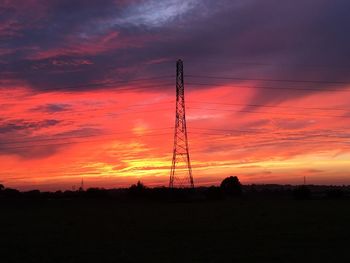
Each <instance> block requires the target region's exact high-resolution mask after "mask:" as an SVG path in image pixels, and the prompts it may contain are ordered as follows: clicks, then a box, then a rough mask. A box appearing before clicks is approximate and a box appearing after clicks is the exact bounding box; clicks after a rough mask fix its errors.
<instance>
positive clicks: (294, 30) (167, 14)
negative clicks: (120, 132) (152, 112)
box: [0, 0, 350, 102]
mask: <svg viewBox="0 0 350 263" xmlns="http://www.w3.org/2000/svg"><path fill="white" fill-rule="evenodd" d="M18 3H19V2H18ZM27 5H32V6H33V7H36V9H35V10H37V11H36V12H35V16H33V15H32V14H28V13H30V12H26V11H27V10H25V9H23V7H21V6H20V4H8V5H6V4H3V6H2V7H1V9H0V10H1V14H2V16H1V17H2V19H1V20H0V24H1V26H0V36H3V37H2V39H3V40H4V41H2V42H1V44H0V69H1V71H2V74H4V72H6V73H7V75H6V78H16V79H20V80H25V81H26V82H27V83H29V84H30V85H31V86H32V87H33V88H36V89H42V88H44V89H48V88H49V89H51V88H52V89H55V88H57V87H60V88H61V87H66V86H67V87H68V86H69V87H71V86H73V88H74V85H81V84H91V83H102V82H104V81H106V80H111V79H129V78H134V77H139V76H147V75H152V76H153V75H164V74H166V75H169V73H170V74H171V73H173V71H174V69H173V68H174V65H173V64H174V63H173V61H174V60H175V59H176V58H178V57H181V58H184V60H185V63H186V64H185V69H186V73H187V74H200V75H214V76H215V75H216V76H217V75H221V76H223V75H233V76H237V77H243V78H248V79H249V78H274V79H291V80H295V79H311V80H312V79H315V80H333V81H347V80H349V79H348V77H347V70H348V68H347V66H348V65H349V63H348V61H347V59H348V57H349V56H350V34H348V29H349V25H350V16H348V14H347V11H348V10H349V8H350V2H349V1H346V0H336V1H334V0H305V1H292V0H290V1H289V0H288V1H277V0H266V1H260V0H246V1H238V0H236V1H226V0H222V1H209V0H206V1H197V0H188V1H174V0H166V1H161V2H160V1H154V0H145V1H112V0H106V1H97V0H92V1H68V0H60V1H58V0H57V1H34V0H32V1H28V4H27ZM151 61H154V62H155V61H168V62H166V63H151ZM170 61H171V63H170ZM187 80H188V81H194V80H193V79H189V78H188V79H187ZM199 80H200V81H201V82H203V81H204V82H206V83H209V81H208V80H203V79H199ZM196 81H198V80H196ZM218 82H219V80H216V81H214V82H213V81H212V83H218ZM225 82H227V81H223V80H221V81H220V83H225ZM231 82H233V81H231ZM236 82H237V81H236ZM254 84H255V85H265V86H275V87H278V86H281V85H283V86H286V85H287V84H286V83H270V82H263V83H261V81H255V82H254ZM288 85H291V84H288ZM298 85H299V86H301V85H304V86H308V87H311V88H313V87H314V86H315V85H312V84H310V83H305V84H302V83H301V84H300V83H299V84H298ZM96 86H99V85H96ZM102 86H103V85H102ZM328 86H329V85H328ZM323 87H327V85H320V84H318V88H323ZM80 88H81V87H79V89H80ZM90 88H91V86H90ZM92 88H94V86H93V87H92ZM202 88H203V87H202ZM327 88H329V87H327ZM77 89H78V88H77ZM311 92H313V91H306V92H290V91H277V90H273V91H267V90H264V91H263V92H260V93H257V94H256V97H255V98H254V101H259V102H267V101H275V102H279V101H282V100H286V99H289V98H294V97H298V96H305V95H307V94H309V93H311Z"/></svg>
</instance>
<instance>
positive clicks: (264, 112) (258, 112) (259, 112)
mask: <svg viewBox="0 0 350 263" xmlns="http://www.w3.org/2000/svg"><path fill="white" fill-rule="evenodd" d="M188 109H195V110H212V111H228V112H236V113H240V112H244V113H253V114H261V113H262V114H283V115H288V116H304V117H305V116H306V117H308V116H316V117H325V118H349V116H342V115H321V114H309V113H308V114H307V115H305V114H301V113H300V114H298V113H285V112H268V111H251V110H231V109H210V108H195V107H188Z"/></svg>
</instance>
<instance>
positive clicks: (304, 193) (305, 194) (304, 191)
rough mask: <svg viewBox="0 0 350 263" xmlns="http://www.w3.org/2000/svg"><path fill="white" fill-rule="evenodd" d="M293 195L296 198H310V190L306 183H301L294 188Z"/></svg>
mask: <svg viewBox="0 0 350 263" xmlns="http://www.w3.org/2000/svg"><path fill="white" fill-rule="evenodd" d="M293 196H294V198H295V199H297V200H307V199H311V190H310V188H309V187H307V186H306V185H301V186H299V187H297V188H295V189H294V191H293Z"/></svg>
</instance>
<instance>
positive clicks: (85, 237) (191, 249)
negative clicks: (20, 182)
mask: <svg viewBox="0 0 350 263" xmlns="http://www.w3.org/2000/svg"><path fill="white" fill-rule="evenodd" d="M349 247H350V200H303V201H302V200H299V201H298V200H268V199H265V200H261V199H260V200H258V199H257V200H244V199H236V200H224V201H215V202H214V201H213V202H192V203H166V202H163V203H161V202H140V201H137V202H136V201H135V202H129V203H125V202H124V203H120V202H119V203H118V202H115V201H113V200H41V201H36V202H33V201H31V202H28V201H18V202H14V201H12V202H11V203H9V202H5V201H1V202H0V262H2V263H7V262H35V263H38V262H65V263H68V262H350V249H349Z"/></svg>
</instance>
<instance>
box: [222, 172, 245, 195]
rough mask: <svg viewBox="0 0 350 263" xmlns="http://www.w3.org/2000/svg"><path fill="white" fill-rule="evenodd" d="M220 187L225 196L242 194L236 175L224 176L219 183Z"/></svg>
mask: <svg viewBox="0 0 350 263" xmlns="http://www.w3.org/2000/svg"><path fill="white" fill-rule="evenodd" d="M220 189H221V190H222V191H223V193H224V194H225V195H227V196H241V195H242V185H241V183H240V182H239V179H238V177H237V176H230V177H227V178H225V179H224V180H223V181H222V182H221V184H220Z"/></svg>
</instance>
